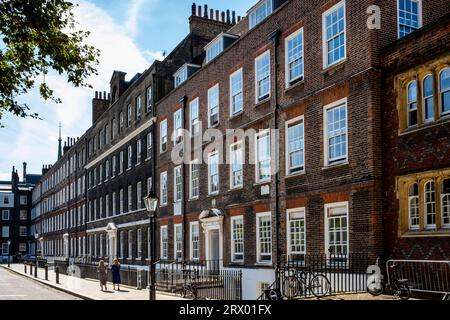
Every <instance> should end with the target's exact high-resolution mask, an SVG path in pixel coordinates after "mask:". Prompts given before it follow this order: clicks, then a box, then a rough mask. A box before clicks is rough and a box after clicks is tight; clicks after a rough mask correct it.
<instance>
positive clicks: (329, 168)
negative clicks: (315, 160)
mask: <svg viewBox="0 0 450 320" xmlns="http://www.w3.org/2000/svg"><path fill="white" fill-rule="evenodd" d="M348 166H349V162H348V161H344V162H339V163H334V164H331V165H328V166H325V167H322V170H323V171H326V170H332V169H336V168H341V167H348Z"/></svg>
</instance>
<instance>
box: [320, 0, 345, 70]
mask: <svg viewBox="0 0 450 320" xmlns="http://www.w3.org/2000/svg"><path fill="white" fill-rule="evenodd" d="M341 6H344V31H343V33H344V56H343V57H340V59H339V60H336V61H334V62H333V63H330V62H329V61H328V45H327V42H328V40H327V16H328V15H329V14H331V13H332V12H333V11H336V10H338V9H339V8H340V7H341ZM340 34H341V33H339V34H338V35H334V37H333V38H336V37H338V36H339V35H340ZM322 52H323V68H324V69H327V68H328V67H331V66H333V65H336V64H338V63H340V62H342V61H345V60H346V59H347V10H346V4H345V0H343V1H340V2H339V3H336V4H335V5H334V6H332V7H331V8H330V9H328V10H327V11H325V12H324V13H322Z"/></svg>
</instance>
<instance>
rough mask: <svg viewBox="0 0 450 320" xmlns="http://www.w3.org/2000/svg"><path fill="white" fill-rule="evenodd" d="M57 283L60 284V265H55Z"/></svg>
mask: <svg viewBox="0 0 450 320" xmlns="http://www.w3.org/2000/svg"><path fill="white" fill-rule="evenodd" d="M55 273H56V284H59V267H55Z"/></svg>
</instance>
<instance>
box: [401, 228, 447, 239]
mask: <svg viewBox="0 0 450 320" xmlns="http://www.w3.org/2000/svg"><path fill="white" fill-rule="evenodd" d="M401 237H402V238H420V237H450V229H444V228H443V229H439V230H423V231H412V230H410V231H407V232H405V233H404V234H402V235H401Z"/></svg>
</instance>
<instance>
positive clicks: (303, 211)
mask: <svg viewBox="0 0 450 320" xmlns="http://www.w3.org/2000/svg"><path fill="white" fill-rule="evenodd" d="M291 213H299V214H300V216H301V217H300V218H298V219H295V220H292V219H291ZM297 220H303V226H304V227H303V228H304V230H303V232H301V233H303V235H304V238H305V243H304V249H303V250H302V251H292V248H291V240H292V238H291V237H292V234H291V221H297ZM286 235H287V237H286V240H287V243H286V248H287V253H288V255H291V254H298V255H301V254H306V245H307V242H306V240H307V238H306V209H305V207H299V208H292V209H287V210H286Z"/></svg>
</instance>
